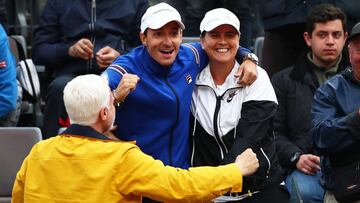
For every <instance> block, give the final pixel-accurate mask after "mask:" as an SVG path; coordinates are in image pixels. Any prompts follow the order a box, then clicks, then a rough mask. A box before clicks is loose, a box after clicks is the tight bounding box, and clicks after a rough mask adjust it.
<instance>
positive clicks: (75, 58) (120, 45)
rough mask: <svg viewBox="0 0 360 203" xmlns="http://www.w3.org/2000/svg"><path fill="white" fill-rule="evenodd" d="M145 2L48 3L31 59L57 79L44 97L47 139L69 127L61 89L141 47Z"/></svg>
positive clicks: (81, 0) (82, 0) (93, 0)
mask: <svg viewBox="0 0 360 203" xmlns="http://www.w3.org/2000/svg"><path fill="white" fill-rule="evenodd" d="M147 7H148V2H147V1H146V0H125V1H118V0H91V1H90V0H73V1H71V2H68V1H63V0H48V1H47V3H46V5H45V7H44V9H43V12H42V15H41V19H40V25H39V27H38V28H37V29H36V30H35V33H34V34H35V37H34V45H33V52H32V53H33V59H34V62H35V63H36V64H40V65H45V66H46V71H47V73H48V74H49V75H50V77H51V78H52V79H53V80H52V82H51V83H50V86H49V88H48V92H47V95H46V108H45V125H44V127H45V129H44V130H45V135H44V136H45V138H47V137H50V136H55V135H56V134H57V132H58V129H59V128H60V127H64V126H66V125H67V124H68V122H67V115H66V111H65V108H64V104H63V101H62V99H61V98H62V91H63V89H64V87H65V85H66V83H67V82H68V81H70V80H71V79H72V78H74V77H75V76H77V75H82V74H88V73H95V74H99V73H101V72H102V71H103V70H104V69H105V68H106V67H107V66H109V65H110V64H111V62H112V61H113V60H114V59H115V58H116V57H117V56H119V55H120V54H124V53H126V52H127V51H129V50H130V48H132V47H135V46H137V45H139V44H140V40H139V37H138V33H139V27H140V19H141V16H142V14H143V13H144V12H145V10H146V8H147Z"/></svg>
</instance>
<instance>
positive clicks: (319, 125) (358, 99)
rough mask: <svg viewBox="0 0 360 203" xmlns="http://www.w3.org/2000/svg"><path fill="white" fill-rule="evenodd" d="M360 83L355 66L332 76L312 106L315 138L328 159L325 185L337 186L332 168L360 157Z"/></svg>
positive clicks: (325, 163)
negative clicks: (333, 181)
mask: <svg viewBox="0 0 360 203" xmlns="http://www.w3.org/2000/svg"><path fill="white" fill-rule="evenodd" d="M359 107H360V82H359V81H356V80H355V79H354V78H353V73H352V70H351V69H347V70H345V71H344V72H343V73H342V74H338V75H336V76H334V77H333V78H331V79H329V80H328V81H327V82H325V83H324V84H323V85H321V86H320V87H319V89H318V90H317V91H316V93H315V97H314V103H313V107H312V112H311V114H312V130H311V133H312V138H313V140H314V144H315V147H316V149H317V150H318V151H319V152H320V154H321V155H323V156H324V157H325V158H324V160H323V162H322V170H323V174H324V177H325V179H324V180H325V185H326V186H327V187H328V188H333V187H334V185H333V183H332V180H331V179H330V178H329V176H328V174H329V173H330V172H331V168H332V167H334V166H339V165H346V164H348V163H352V162H354V161H355V160H359V153H360V116H359V113H358V112H359Z"/></svg>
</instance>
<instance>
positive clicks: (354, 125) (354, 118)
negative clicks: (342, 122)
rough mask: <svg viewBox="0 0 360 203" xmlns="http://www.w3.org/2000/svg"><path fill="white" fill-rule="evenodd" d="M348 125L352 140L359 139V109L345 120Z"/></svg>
mask: <svg viewBox="0 0 360 203" xmlns="http://www.w3.org/2000/svg"><path fill="white" fill-rule="evenodd" d="M347 123H348V125H349V130H350V133H351V135H352V136H353V138H354V139H356V140H359V139H360V115H359V109H356V111H355V112H352V113H351V114H350V115H349V116H348V119H347Z"/></svg>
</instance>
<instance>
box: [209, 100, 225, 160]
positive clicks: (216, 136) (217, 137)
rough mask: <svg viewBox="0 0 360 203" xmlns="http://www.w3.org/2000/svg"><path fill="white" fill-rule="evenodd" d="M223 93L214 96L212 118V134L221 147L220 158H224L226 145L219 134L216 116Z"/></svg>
mask: <svg viewBox="0 0 360 203" xmlns="http://www.w3.org/2000/svg"><path fill="white" fill-rule="evenodd" d="M224 95H225V94H223V95H222V96H216V106H215V112H214V120H213V127H214V135H215V139H216V141H217V143H218V144H219V147H220V148H221V158H222V159H223V158H224V152H225V153H228V150H227V148H226V145H225V143H224V142H223V140H222V139H221V137H220V135H219V129H218V116H219V111H220V107H221V100H222V97H223V96H224Z"/></svg>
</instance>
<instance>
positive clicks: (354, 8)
mask: <svg viewBox="0 0 360 203" xmlns="http://www.w3.org/2000/svg"><path fill="white" fill-rule="evenodd" d="M258 1H259V5H260V7H259V8H260V15H261V16H262V20H263V24H264V29H265V39H264V45H263V51H262V59H261V64H262V66H263V67H264V68H265V70H266V71H267V72H268V74H269V76H270V78H271V77H272V76H273V75H274V74H275V73H277V72H278V71H280V70H282V69H284V68H286V67H289V66H290V65H292V64H294V62H295V61H296V59H297V57H298V56H299V54H300V53H301V52H302V51H303V50H304V49H306V44H305V43H304V41H303V40H302V36H303V33H304V32H305V17H306V16H307V14H308V12H309V11H310V10H311V9H312V8H314V7H315V6H316V5H318V4H322V3H330V4H333V5H335V6H337V7H339V8H341V9H342V10H343V11H344V12H345V14H346V16H347V19H348V20H347V21H348V22H349V23H348V26H347V29H346V31H347V32H349V31H350V29H351V28H352V26H353V25H354V24H355V23H356V22H358V21H360V13H359V12H358V11H359V9H360V1H353V0H305V1H304V0H276V1H267V0H258Z"/></svg>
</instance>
